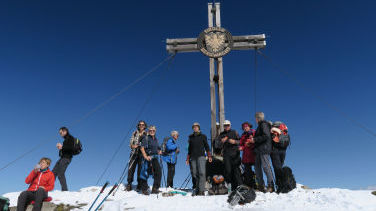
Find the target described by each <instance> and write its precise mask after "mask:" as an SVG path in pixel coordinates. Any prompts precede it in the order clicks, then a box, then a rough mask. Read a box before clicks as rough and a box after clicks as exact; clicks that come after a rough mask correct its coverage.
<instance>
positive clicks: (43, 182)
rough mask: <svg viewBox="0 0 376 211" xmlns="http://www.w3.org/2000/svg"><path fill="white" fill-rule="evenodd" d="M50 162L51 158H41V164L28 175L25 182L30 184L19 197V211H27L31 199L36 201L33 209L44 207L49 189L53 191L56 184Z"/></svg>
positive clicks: (34, 210)
mask: <svg viewBox="0 0 376 211" xmlns="http://www.w3.org/2000/svg"><path fill="white" fill-rule="evenodd" d="M50 164H51V159H49V158H42V159H40V161H39V164H38V165H36V166H35V167H34V169H33V170H32V171H31V172H30V174H29V176H28V177H26V180H25V183H26V184H30V186H29V188H28V189H27V190H26V191H23V192H22V193H21V194H20V196H19V197H18V202H17V211H25V210H26V208H27V206H28V205H29V204H30V202H31V201H34V202H35V203H34V207H33V211H40V210H41V209H42V203H43V200H44V199H46V198H47V197H48V191H52V190H53V189H54V185H55V175H54V174H53V173H52V171H50V169H49V168H48V167H49V166H50Z"/></svg>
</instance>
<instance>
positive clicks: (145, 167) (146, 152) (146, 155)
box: [140, 126, 162, 195]
mask: <svg viewBox="0 0 376 211" xmlns="http://www.w3.org/2000/svg"><path fill="white" fill-rule="evenodd" d="M155 133H156V128H155V126H150V127H149V130H148V135H147V136H144V137H143V138H142V139H141V153H142V156H143V163H142V168H141V173H140V182H141V185H140V186H141V190H142V193H143V194H145V195H149V191H148V189H149V186H148V181H147V180H148V178H149V175H153V178H154V183H153V188H152V191H151V193H154V194H157V193H159V187H160V186H161V178H162V176H161V175H162V171H161V166H160V165H159V160H158V157H159V155H160V154H161V148H160V146H159V143H158V139H157V137H156V136H155Z"/></svg>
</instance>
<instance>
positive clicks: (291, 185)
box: [278, 166, 296, 193]
mask: <svg viewBox="0 0 376 211" xmlns="http://www.w3.org/2000/svg"><path fill="white" fill-rule="evenodd" d="M295 188H296V181H295V177H294V174H293V173H292V170H291V168H290V167H287V166H285V167H283V168H282V178H281V187H278V192H279V193H288V192H290V191H291V190H293V189H295Z"/></svg>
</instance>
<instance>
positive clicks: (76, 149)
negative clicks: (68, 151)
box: [73, 138, 82, 155]
mask: <svg viewBox="0 0 376 211" xmlns="http://www.w3.org/2000/svg"><path fill="white" fill-rule="evenodd" d="M81 152H82V144H81V141H80V140H79V139H78V138H76V140H75V141H74V146H73V155H78V154H80V153H81Z"/></svg>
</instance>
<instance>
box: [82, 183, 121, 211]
mask: <svg viewBox="0 0 376 211" xmlns="http://www.w3.org/2000/svg"><path fill="white" fill-rule="evenodd" d="M108 184H109V182H106V183H105V184H104V185H103V187H102V189H101V191H100V192H99V193H98V196H97V198H95V200H94V202H93V203H92V204H91V206H90V208H89V210H88V211H90V210H91V209H92V208H93V206H94V204H95V203H96V202H97V200H98V199H99V197H100V196H101V195H102V193H103V192H104V190H105V189H106V187H107V185H108ZM117 186H118V184H117V183H116V184H115V185H114V186H113V187H112V188H111V190H110V192H108V194H107V195H106V197H104V199H103V200H102V201H101V203H99V205H98V206H97V208H95V209H94V211H97V210H98V209H99V208H100V207H101V206H102V204H103V203H104V202H105V201H106V199H107V198H108V197H109V196H110V195H111V193H112V192H113V191H114V190H115V189H116V187H117Z"/></svg>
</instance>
